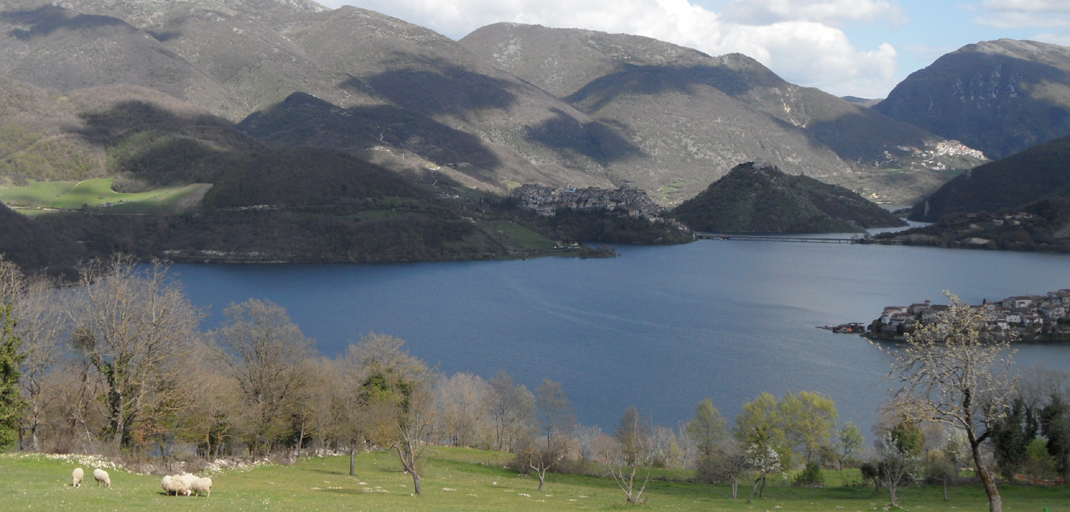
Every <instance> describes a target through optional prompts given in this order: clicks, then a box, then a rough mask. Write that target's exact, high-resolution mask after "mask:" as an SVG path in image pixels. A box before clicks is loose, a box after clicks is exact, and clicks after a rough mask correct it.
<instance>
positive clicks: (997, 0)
mask: <svg viewBox="0 0 1070 512" xmlns="http://www.w3.org/2000/svg"><path fill="white" fill-rule="evenodd" d="M981 8H982V9H986V10H992V11H1025V12H1037V13H1055V12H1068V13H1070V4H1067V2H1066V0H985V1H984V2H981Z"/></svg>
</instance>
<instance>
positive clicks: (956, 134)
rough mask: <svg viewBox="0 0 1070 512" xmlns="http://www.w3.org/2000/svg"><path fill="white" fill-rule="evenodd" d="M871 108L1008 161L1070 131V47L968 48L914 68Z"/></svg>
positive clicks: (1011, 44) (999, 44) (1007, 43)
mask: <svg viewBox="0 0 1070 512" xmlns="http://www.w3.org/2000/svg"><path fill="white" fill-rule="evenodd" d="M873 109H874V110H877V111H879V112H881V113H883V114H885V115H888V116H890V117H893V118H895V119H898V120H900V121H904V122H907V123H911V124H913V125H916V126H920V127H922V128H925V129H926V130H929V131H931V132H932V133H935V134H937V135H940V136H943V137H947V138H949V139H956V140H960V141H962V142H963V143H964V144H966V145H967V146H969V147H971V148H974V149H977V150H980V151H982V152H984V154H985V156H988V157H989V158H992V159H1000V158H1004V157H1007V156H1010V155H1012V154H1014V153H1017V152H1019V151H1022V150H1024V149H1026V148H1029V147H1031V146H1034V145H1037V144H1041V143H1044V142H1046V141H1049V140H1052V139H1055V138H1058V137H1062V136H1065V135H1070V48H1067V47H1064V46H1059V45H1054V44H1048V43H1040V42H1035V41H1017V40H1010V39H1001V40H998V41H985V42H981V43H977V44H971V45H966V46H964V47H962V48H960V49H958V50H957V51H954V52H952V53H949V54H946V55H944V56H942V57H940V58H939V59H937V60H936V61H935V62H934V63H933V64H932V65H930V66H928V67H926V68H925V69H922V70H920V71H916V72H914V73H912V74H911V75H910V76H909V77H907V78H906V80H904V81H903V82H901V83H900V84H899V85H897V86H896V87H895V89H893V90H892V92H891V93H890V94H889V95H888V97H887V98H886V99H885V100H884V101H882V102H880V103H879V104H877V105H875V106H873Z"/></svg>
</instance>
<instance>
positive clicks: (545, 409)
mask: <svg viewBox="0 0 1070 512" xmlns="http://www.w3.org/2000/svg"><path fill="white" fill-rule="evenodd" d="M535 397H536V401H537V403H538V406H539V416H540V420H541V422H542V433H543V434H545V435H542V434H540V435H539V436H537V437H535V438H533V439H530V440H529V442H528V443H527V446H526V447H525V448H524V449H523V450H522V451H521V454H520V455H521V456H522V457H523V458H524V462H525V463H527V465H528V467H529V468H531V469H532V470H534V471H535V475H536V476H538V477H539V490H540V491H541V490H542V488H543V486H544V485H545V483H546V473H547V472H548V471H549V470H550V469H551V468H553V467H554V466H555V465H557V463H558V462H561V460H562V459H564V458H565V456H566V455H568V449H569V445H570V442H571V438H570V434H571V430H572V428H573V427H574V426H575V423H576V416H575V414H574V413H573V411H572V404H571V403H570V402H569V400H568V397H566V396H565V392H564V390H563V389H562V387H561V383H559V382H554V381H552V380H550V379H544V380H543V381H542V384H541V385H540V386H539V387H538V389H536V390H535Z"/></svg>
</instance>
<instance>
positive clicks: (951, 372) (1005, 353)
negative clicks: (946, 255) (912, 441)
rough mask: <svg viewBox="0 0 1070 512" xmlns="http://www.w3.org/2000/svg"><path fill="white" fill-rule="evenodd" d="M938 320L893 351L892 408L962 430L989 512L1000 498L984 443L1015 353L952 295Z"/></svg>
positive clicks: (1005, 394)
mask: <svg viewBox="0 0 1070 512" xmlns="http://www.w3.org/2000/svg"><path fill="white" fill-rule="evenodd" d="M944 295H945V296H947V297H948V299H949V300H950V302H951V304H950V306H949V308H948V310H947V311H946V312H944V313H941V314H940V315H939V316H938V319H937V321H936V322H933V323H930V324H926V325H923V326H922V327H920V328H918V329H917V330H916V331H915V332H914V333H913V334H911V335H909V336H908V337H907V345H906V347H904V348H903V349H902V350H899V351H897V352H895V354H894V355H895V362H894V363H893V369H892V373H891V375H892V376H893V377H894V378H896V379H898V380H899V382H900V383H901V384H902V386H903V387H902V388H901V389H900V390H899V391H898V392H897V393H896V394H895V397H894V398H893V403H892V404H891V407H894V408H895V409H896V410H898V411H900V413H901V414H904V415H905V416H906V417H908V418H911V419H914V420H916V421H935V422H940V423H945V424H948V425H950V426H952V427H955V428H959V429H962V430H963V431H964V432H965V433H966V437H967V439H968V441H969V444H970V451H971V453H972V455H973V462H974V467H975V469H976V470H977V475H978V476H979V477H980V479H981V483H982V484H983V485H984V489H985V492H986V494H987V495H988V506H989V510H990V511H991V512H1000V511H1001V510H1002V508H1003V501H1002V499H1001V498H1000V495H999V490H998V489H997V488H996V481H995V478H994V477H993V475H992V471H991V469H990V468H989V467H988V465H987V464H986V463H985V460H984V456H983V454H982V447H983V446H984V443H985V442H986V441H988V439H989V436H990V435H991V434H992V432H993V430H992V429H993V427H994V426H995V423H996V422H997V421H999V419H1000V418H1001V415H1002V414H1003V413H1004V411H1005V409H1006V406H1007V403H1008V398H1009V396H1010V395H1011V394H1012V393H1013V385H1012V382H1011V380H1010V379H1009V376H1008V372H1009V369H1010V366H1011V364H1012V360H1011V358H1012V356H1013V353H1012V352H1011V351H1010V350H1009V349H1010V342H1009V340H1008V339H1007V338H1006V337H1003V336H993V335H990V334H989V333H988V332H987V328H986V323H985V320H984V317H983V316H982V315H981V314H980V312H978V311H974V310H973V309H972V308H970V307H969V306H968V305H966V304H965V303H963V302H962V301H960V300H959V299H958V297H956V296H954V295H952V294H951V293H949V292H944Z"/></svg>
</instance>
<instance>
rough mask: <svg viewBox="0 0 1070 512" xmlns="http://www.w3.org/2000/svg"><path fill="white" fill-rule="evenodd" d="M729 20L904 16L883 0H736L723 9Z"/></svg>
mask: <svg viewBox="0 0 1070 512" xmlns="http://www.w3.org/2000/svg"><path fill="white" fill-rule="evenodd" d="M725 15H726V17H728V18H729V19H731V20H732V21H736V22H740V23H746V24H754V25H766V24H771V23H776V22H780V21H816V22H819V23H826V24H832V25H839V24H842V23H843V22H845V21H873V20H878V19H881V20H885V21H890V22H893V23H898V22H901V21H903V20H904V16H903V13H902V11H901V10H900V9H899V7H898V6H896V5H893V4H892V3H891V2H888V1H885V0H736V1H735V2H734V3H733V5H732V8H731V9H729V10H728V11H727V12H726V13H725Z"/></svg>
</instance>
